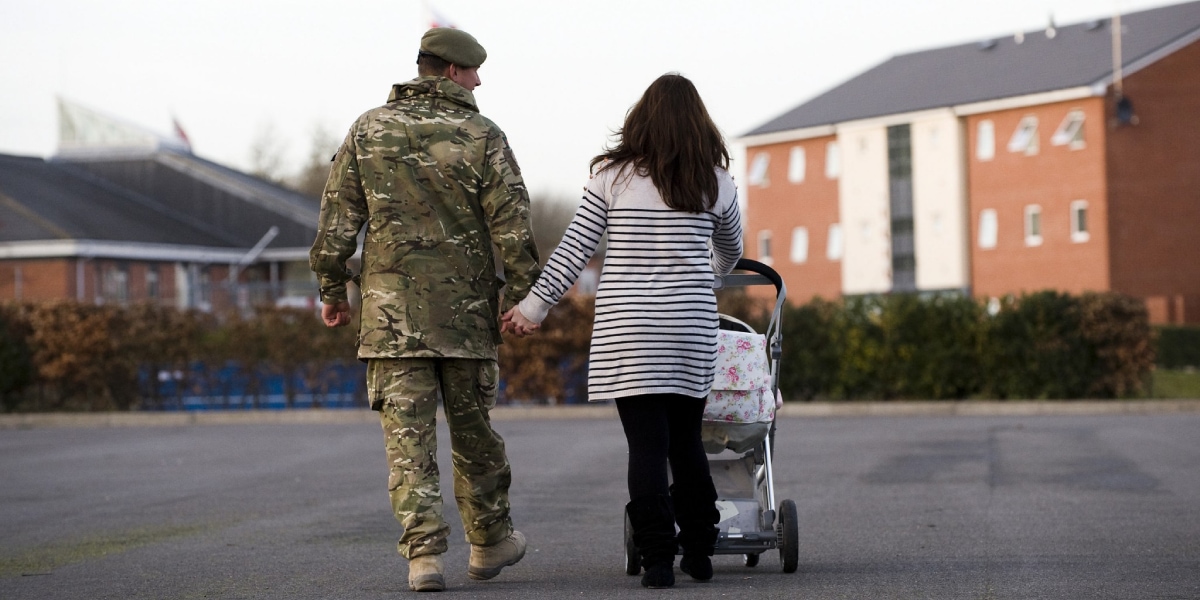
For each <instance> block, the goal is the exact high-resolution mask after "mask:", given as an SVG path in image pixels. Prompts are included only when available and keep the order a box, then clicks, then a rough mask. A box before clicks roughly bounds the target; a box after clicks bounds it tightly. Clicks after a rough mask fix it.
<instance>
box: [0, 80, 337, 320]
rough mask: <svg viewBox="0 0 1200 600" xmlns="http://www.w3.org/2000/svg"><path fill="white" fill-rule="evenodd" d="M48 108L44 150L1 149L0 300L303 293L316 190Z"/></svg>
mask: <svg viewBox="0 0 1200 600" xmlns="http://www.w3.org/2000/svg"><path fill="white" fill-rule="evenodd" d="M60 109H61V110H60V116H61V119H62V123H61V130H62V131H61V133H62V139H61V142H60V150H59V154H58V155H57V156H55V157H53V158H51V159H48V160H46V159H42V158H34V157H20V156H9V155H0V302H2V301H9V300H54V299H75V300H78V301H82V302H95V303H107V302H115V303H120V304H127V303H130V302H144V301H148V302H157V303H162V304H168V305H175V306H178V307H180V308H199V309H202V310H211V309H214V308H222V307H230V306H240V307H247V306H250V305H252V304H255V303H263V302H272V303H291V304H304V305H311V304H312V303H313V302H314V299H315V297H316V284H315V282H314V281H313V279H312V276H311V274H310V273H309V271H308V249H309V247H310V246H311V244H312V240H313V239H314V237H315V235H316V223H317V212H318V201H317V200H316V199H310V198H307V197H304V196H302V195H300V194H297V193H295V192H293V191H290V190H287V189H285V188H282V187H280V186H277V185H274V184H271V183H268V182H265V181H262V180H260V179H258V178H255V177H252V176H249V175H246V174H244V173H241V172H238V171H236V170H233V169H229V168H227V167H224V166H221V165H218V164H216V163H213V162H210V161H207V160H204V159H202V158H200V157H197V156H195V155H193V154H192V153H191V151H190V150H189V149H188V148H187V147H186V145H184V144H183V143H181V141H180V140H175V139H171V138H161V137H159V136H156V135H154V134H152V133H148V132H145V131H144V130H141V129H140V128H138V127H136V126H132V125H127V124H123V123H119V122H116V121H114V120H111V119H109V118H107V117H103V116H101V115H97V114H95V113H92V112H90V111H88V110H87V109H83V108H80V107H77V106H73V105H69V104H65V103H64V104H63V105H62V106H60Z"/></svg>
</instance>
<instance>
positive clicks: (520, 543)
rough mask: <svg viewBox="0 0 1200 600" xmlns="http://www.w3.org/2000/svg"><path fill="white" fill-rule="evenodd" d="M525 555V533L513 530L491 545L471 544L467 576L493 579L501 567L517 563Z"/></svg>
mask: <svg viewBox="0 0 1200 600" xmlns="http://www.w3.org/2000/svg"><path fill="white" fill-rule="evenodd" d="M524 557H525V535H524V534H522V533H521V532H520V531H513V532H512V533H511V534H510V535H509V536H508V537H506V538H504V539H502V540H500V542H499V543H496V544H492V545H491V546H476V545H475V544H471V561H470V564H469V565H468V566H467V576H468V577H470V578H471V579H491V578H493V577H495V576H497V575H499V574H500V569H503V568H504V567H507V566H511V565H515V564H517V563H518V562H520V560H521V559H522V558H524Z"/></svg>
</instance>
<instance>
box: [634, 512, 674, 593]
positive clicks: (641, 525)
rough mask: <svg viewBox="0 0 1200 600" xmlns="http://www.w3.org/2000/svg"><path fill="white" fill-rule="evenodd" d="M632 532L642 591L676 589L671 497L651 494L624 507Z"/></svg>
mask: <svg viewBox="0 0 1200 600" xmlns="http://www.w3.org/2000/svg"><path fill="white" fill-rule="evenodd" d="M625 510H626V511H627V512H628V513H629V525H630V526H631V527H632V528H633V545H634V546H636V547H637V550H638V555H639V556H640V557H641V559H642V568H644V569H645V570H646V572H645V573H643V574H642V587H647V588H655V589H658V588H669V587H671V586H673V585H675V551H676V550H677V549H678V548H679V546H678V545H677V543H676V541H675V517H674V515H673V512H672V510H671V498H670V496H663V495H660V494H654V495H651V496H642V497H640V498H635V499H634V500H633V501H632V502H630V503H629V504H627V505H626V506H625Z"/></svg>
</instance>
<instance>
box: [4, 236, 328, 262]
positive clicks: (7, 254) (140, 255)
mask: <svg viewBox="0 0 1200 600" xmlns="http://www.w3.org/2000/svg"><path fill="white" fill-rule="evenodd" d="M246 252H247V250H246V249H245V248H212V247H205V246H178V245H173V244H172V245H169V244H144V243H138V242H108V241H101V240H39V241H29V242H4V243H0V260H3V259H38V258H112V259H119V260H147V261H162V262H194V263H211V264H238V263H239V262H240V261H242V260H243V259H244V258H245V257H246ZM293 257H295V258H293ZM301 257H302V258H304V259H307V257H308V248H278V249H275V250H273V251H264V252H263V253H262V254H261V255H260V257H259V258H261V259H263V260H266V261H272V260H280V261H285V260H298V259H300V258H301Z"/></svg>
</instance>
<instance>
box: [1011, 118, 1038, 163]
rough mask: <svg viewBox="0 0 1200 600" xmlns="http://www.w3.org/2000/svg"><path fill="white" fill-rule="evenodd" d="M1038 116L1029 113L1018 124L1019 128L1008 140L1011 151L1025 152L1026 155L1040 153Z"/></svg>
mask: <svg viewBox="0 0 1200 600" xmlns="http://www.w3.org/2000/svg"><path fill="white" fill-rule="evenodd" d="M1037 129H1038V118H1037V117H1035V116H1033V115H1029V116H1027V117H1024V118H1022V119H1021V122H1020V123H1018V124H1017V130H1016V131H1014V132H1013V135H1012V137H1011V138H1009V140H1008V151H1009V152H1024V153H1025V155H1026V156H1029V155H1033V154H1037V153H1038V131H1037Z"/></svg>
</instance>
